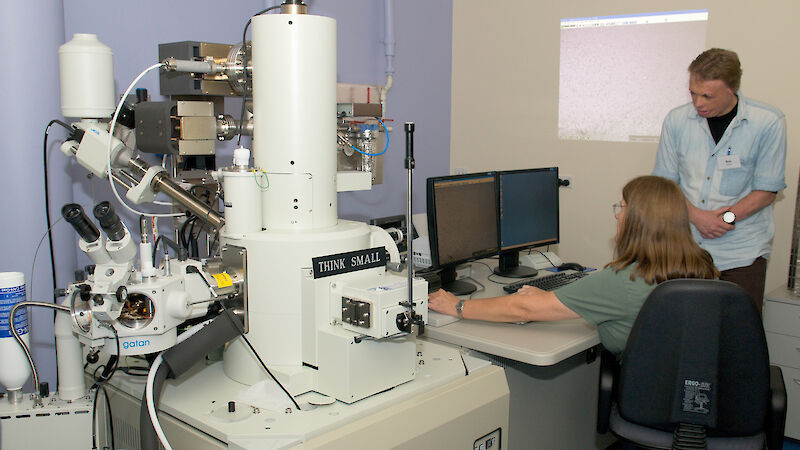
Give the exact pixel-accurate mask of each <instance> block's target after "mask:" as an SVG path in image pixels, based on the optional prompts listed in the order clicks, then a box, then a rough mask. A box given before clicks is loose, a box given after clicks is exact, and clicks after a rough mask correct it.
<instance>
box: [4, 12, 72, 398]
mask: <svg viewBox="0 0 800 450" xmlns="http://www.w3.org/2000/svg"><path fill="white" fill-rule="evenodd" d="M63 36H64V11H63V9H62V4H61V0H39V1H35V2H0V42H2V44H0V46H2V49H3V54H4V55H6V57H7V58H9V61H16V63H15V64H13V65H14V67H13V68H12V67H9V68H7V69H6V70H3V71H0V85H2V86H3V87H4V89H3V107H2V108H0V134H2V136H3V146H2V150H0V152H2V155H3V176H2V177H0V192H2V193H3V195H2V197H0V210H2V211H3V214H2V225H0V249H2V257H0V271H2V272H22V273H24V274H25V282H26V283H27V287H26V292H27V295H28V298H27V300H33V301H39V302H46V303H51V302H52V301H53V287H54V286H53V280H52V271H51V267H50V248H49V245H48V240H47V238H46V237H45V236H46V232H47V221H46V219H45V217H46V216H45V208H44V204H45V203H44V202H45V194H44V171H43V161H42V153H43V152H42V136H43V134H44V131H45V127H46V126H47V124H48V122H49V121H50V120H52V119H61V109H60V99H59V86H58V47H59V45H61V44H63V43H64V41H63ZM43 65H44V67H43ZM54 68H55V70H53V69H54ZM49 135H50V137H49V140H48V145H47V162H48V172H49V174H50V176H49V190H50V204H51V217H52V218H53V224H54V226H53V232H52V234H53V242H54V245H53V247H54V248H53V254H54V256H55V260H56V262H57V264H59V265H60V266H61V267H62V268H63V269H64V270H59V271H57V273H58V282H57V284H59V285H62V286H63V284H62V283H66V282H68V281H70V280H71V279H72V270H73V268H74V267H75V247H74V245H73V243H72V241H71V238H72V235H74V233H73V232H72V230H70V229H69V228H68V227H64V226H63V225H61V224H60V223H59V224H56V221H57V220H58V218H59V217H60V214H61V206H62V205H63V204H65V203H69V202H70V201H71V200H72V190H71V189H70V186H71V180H70V179H69V177H68V176H67V173H66V171H65V169H66V168H67V167H68V164H67V163H66V161H65V159H64V158H63V155H62V154H61V153H60V152H59V151H58V147H59V145H60V141H59V139H61V138H62V137H63V136H64V131H63V129H62V128H61V127H59V126H58V125H54V126H53V127H52V128H51V129H50V133H49ZM42 239H43V240H42ZM34 255H35V258H34ZM34 263H35V264H34ZM28 322H29V324H30V329H29V333H30V338H31V350H32V353H33V358H34V361H35V362H36V363H37V369H38V371H39V373H40V374H41V375H43V376H42V377H41V381H46V382H49V383H50V386H51V389H52V388H53V386H55V383H54V382H55V349H54V347H53V342H54V338H53V312H52V310H48V309H43V308H32V309H30V310H29V313H28ZM7 339H9V340H13V339H12V338H7ZM0 364H4V362H3V355H2V354H0ZM31 384H32V383H31V382H30V381H29V383H28V385H27V386H26V387H24V388H23V389H24V390H25V391H26V392H30V390H31V388H30V386H31Z"/></svg>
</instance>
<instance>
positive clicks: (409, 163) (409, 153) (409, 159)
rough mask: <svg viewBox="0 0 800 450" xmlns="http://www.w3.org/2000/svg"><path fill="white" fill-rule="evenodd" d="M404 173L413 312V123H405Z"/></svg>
mask: <svg viewBox="0 0 800 450" xmlns="http://www.w3.org/2000/svg"><path fill="white" fill-rule="evenodd" d="M405 129H406V161H405V166H406V172H407V173H408V185H407V186H406V191H407V197H408V202H407V205H406V267H407V268H408V308H409V310H412V311H413V310H414V248H413V244H412V241H413V239H412V237H413V236H414V231H413V229H414V225H413V224H412V223H411V192H412V187H413V185H412V184H411V181H412V180H411V174H412V172H413V171H414V122H406V124H405Z"/></svg>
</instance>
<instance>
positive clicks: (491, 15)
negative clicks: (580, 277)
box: [450, 0, 800, 291]
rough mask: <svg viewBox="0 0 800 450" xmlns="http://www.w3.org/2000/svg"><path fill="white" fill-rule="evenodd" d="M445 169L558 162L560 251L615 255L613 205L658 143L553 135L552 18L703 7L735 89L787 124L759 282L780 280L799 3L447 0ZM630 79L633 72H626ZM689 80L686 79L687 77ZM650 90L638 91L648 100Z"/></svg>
mask: <svg viewBox="0 0 800 450" xmlns="http://www.w3.org/2000/svg"><path fill="white" fill-rule="evenodd" d="M453 3H454V5H453V84H452V129H451V148H450V164H451V172H452V171H455V169H456V168H458V169H465V170H466V171H479V170H505V169H512V168H525V167H544V166H558V167H559V170H560V174H561V175H562V176H564V175H566V176H571V177H572V179H573V184H574V188H573V189H562V190H561V244H559V246H558V249H557V251H558V253H559V255H560V256H561V257H562V259H564V260H565V261H578V262H581V263H583V264H588V265H592V266H596V267H601V266H602V265H603V264H605V263H606V262H608V260H609V259H610V257H611V243H612V237H613V235H614V232H615V228H614V227H615V221H614V218H613V215H612V212H611V204H612V203H615V202H616V201H618V200H619V198H620V196H621V194H620V191H621V188H622V186H623V185H624V184H625V182H626V181H627V180H629V179H631V178H633V177H634V176H637V175H641V174H647V173H650V171H652V168H653V159H654V156H655V152H656V147H657V144H655V143H612V142H578V141H560V140H559V139H558V133H557V129H558V58H559V20H560V19H561V18H566V17H586V16H596V15H614V14H631V13H645V12H656V11H675V10H687V9H704V8H705V9H708V11H709V20H708V35H707V45H708V47H723V48H729V49H732V50H735V51H736V52H738V53H739V57H740V59H741V61H742V66H743V70H744V76H743V79H742V91H743V92H744V94H745V95H747V96H748V97H752V98H755V99H758V100H762V101H765V102H767V103H770V104H773V105H775V106H777V107H778V108H780V109H781V110H783V112H784V113H785V114H786V119H787V123H788V129H789V131H788V141H789V151H788V157H787V161H786V184H787V185H788V186H789V187H788V189H786V190H785V191H784V192H783V193H782V194H781V195H779V196H778V200H777V202H776V205H775V220H776V235H775V240H774V244H773V256H772V259H771V261H770V264H769V269H768V272H767V291H770V290H772V289H774V288H775V287H777V286H780V285H783V284H785V280H786V277H787V273H788V262H789V247H790V242H791V229H792V226H793V220H794V206H795V198H796V196H797V182H798V179H797V178H798V164H800V156H798V154H797V152H793V151H792V148H793V143H794V142H795V136H796V131H795V130H797V129H798V126H797V124H798V123H800V93H798V88H797V86H798V83H800V54H799V53H798V52H797V47H798V46H800V27H798V26H796V22H797V20H798V17H800V2H798V1H797V0H778V1H770V2H754V1H730V0H727V1H723V0H708V1H706V2H696V1H649V2H640V1H636V0H616V1H602V2H599V1H597V0H571V1H565V2H551V1H540V0H530V1H525V0H509V1H506V2H491V3H487V2H485V1H477V0H455V1H454V2H453ZM628 81H629V82H631V83H635V82H636V80H628ZM687 89H688V82H687ZM644 101H646V99H645V100H644Z"/></svg>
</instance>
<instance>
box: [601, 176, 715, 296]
mask: <svg viewBox="0 0 800 450" xmlns="http://www.w3.org/2000/svg"><path fill="white" fill-rule="evenodd" d="M622 198H623V200H625V203H626V206H625V211H624V215H623V216H622V218H621V223H620V225H619V227H618V231H617V238H616V245H615V249H614V255H615V259H614V260H613V261H611V262H610V263H608V267H611V268H613V269H614V270H616V271H617V272H619V271H620V270H622V269H624V268H625V267H628V266H629V265H631V264H635V267H634V269H633V271H632V272H631V280H633V279H635V278H636V277H637V276H639V277H642V278H643V279H644V280H645V282H647V284H653V283H654V282H655V283H660V282H662V281H665V280H670V279H673V278H717V277H719V271H718V270H717V268H716V267H715V266H714V261H713V260H712V259H711V255H710V254H709V253H708V252H707V251H705V250H703V249H702V248H700V246H698V245H697V243H696V242H695V241H694V239H693V238H692V232H691V229H690V227H689V210H688V209H687V207H686V199H685V197H684V196H683V192H682V191H681V188H680V187H679V186H678V185H677V184H676V183H675V182H673V181H671V180H668V179H666V178H661V177H656V176H642V177H637V178H634V179H633V180H631V181H630V182H628V184H626V185H625V187H624V188H623V189H622Z"/></svg>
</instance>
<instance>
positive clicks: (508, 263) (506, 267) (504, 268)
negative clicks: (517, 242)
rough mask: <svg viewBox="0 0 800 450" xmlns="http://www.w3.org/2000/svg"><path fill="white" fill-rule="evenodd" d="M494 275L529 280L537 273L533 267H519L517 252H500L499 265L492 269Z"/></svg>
mask: <svg viewBox="0 0 800 450" xmlns="http://www.w3.org/2000/svg"><path fill="white" fill-rule="evenodd" d="M494 273H495V274H496V275H500V276H501V277H508V278H530V277H535V276H536V274H538V273H539V271H538V270H536V269H534V268H533V267H528V266H520V265H519V251H518V250H511V251H508V252H500V258H499V263H498V265H497V267H496V268H495V269H494Z"/></svg>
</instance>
